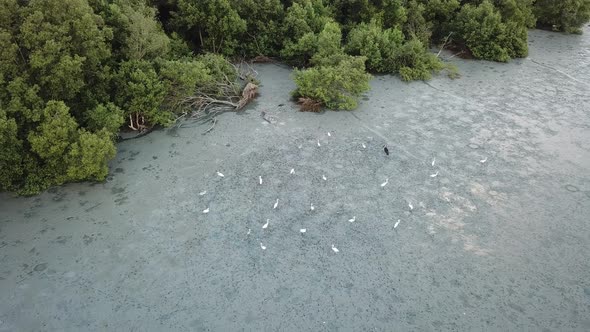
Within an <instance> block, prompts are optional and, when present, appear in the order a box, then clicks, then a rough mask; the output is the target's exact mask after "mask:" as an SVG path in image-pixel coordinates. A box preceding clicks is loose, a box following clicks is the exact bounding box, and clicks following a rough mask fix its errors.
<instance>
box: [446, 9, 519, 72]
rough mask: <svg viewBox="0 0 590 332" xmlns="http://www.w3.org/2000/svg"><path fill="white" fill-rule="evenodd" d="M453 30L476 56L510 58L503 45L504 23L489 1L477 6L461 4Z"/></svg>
mask: <svg viewBox="0 0 590 332" xmlns="http://www.w3.org/2000/svg"><path fill="white" fill-rule="evenodd" d="M455 30H456V31H457V32H458V35H459V36H460V37H459V38H460V39H461V40H462V41H463V42H464V43H465V45H466V46H467V48H469V50H470V51H471V53H472V54H473V56H475V57H476V58H479V59H486V60H495V61H508V60H510V54H509V52H508V49H507V48H506V47H505V46H504V44H505V41H506V25H504V24H503V23H502V16H501V15H500V12H499V11H498V10H497V9H496V8H495V7H494V5H493V4H492V3H491V2H490V1H488V0H484V1H483V2H482V3H481V4H480V5H478V6H474V5H471V4H467V5H465V6H463V7H462V8H461V11H460V12H459V14H458V15H457V18H456V20H455Z"/></svg>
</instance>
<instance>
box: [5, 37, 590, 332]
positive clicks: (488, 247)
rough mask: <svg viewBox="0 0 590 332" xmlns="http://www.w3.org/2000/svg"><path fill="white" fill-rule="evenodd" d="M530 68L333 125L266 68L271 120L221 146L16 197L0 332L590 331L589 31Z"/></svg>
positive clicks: (193, 135)
mask: <svg viewBox="0 0 590 332" xmlns="http://www.w3.org/2000/svg"><path fill="white" fill-rule="evenodd" d="M530 48H531V49H530V57H529V58H527V59H522V60H515V61H512V62H510V63H508V64H498V63H490V62H483V61H469V60H460V59H456V58H453V59H452V61H453V62H454V63H456V64H457V66H458V67H459V68H460V72H461V73H462V75H463V76H462V78H460V79H458V80H449V79H447V78H445V77H442V76H441V77H437V78H435V79H433V80H432V81H429V82H414V83H410V84H407V83H403V82H401V81H399V80H398V79H397V78H395V77H390V76H378V77H375V78H374V79H373V81H372V83H371V85H372V90H371V91H370V92H368V93H367V95H366V96H365V98H363V99H362V100H361V103H360V107H359V109H358V110H356V111H354V112H326V113H323V114H311V113H299V112H297V111H296V107H295V106H294V105H293V104H292V103H291V102H290V101H289V100H288V99H289V91H290V90H291V89H292V88H293V83H292V82H291V81H290V79H289V70H288V69H287V68H285V67H282V66H279V65H262V66H259V67H258V68H257V69H258V70H259V72H260V77H261V80H262V82H263V86H262V88H261V96H260V97H259V98H258V100H257V101H256V102H255V103H254V104H253V105H252V106H251V107H250V108H249V109H248V110H247V111H246V112H244V113H243V114H233V113H232V114H229V113H228V114H224V115H222V116H219V118H218V119H219V121H218V123H217V125H216V127H215V129H214V130H213V131H211V133H209V134H207V135H202V133H203V132H204V131H205V130H206V129H207V128H208V127H209V125H208V124H203V125H197V124H190V123H187V124H185V127H184V128H180V129H178V130H165V131H164V130H163V131H158V132H154V133H152V134H150V135H148V136H145V137H142V138H140V139H137V140H131V141H126V142H124V143H122V144H120V145H119V151H118V154H117V157H116V159H115V160H114V161H113V162H112V167H111V173H112V174H111V176H110V177H109V180H108V181H107V182H105V183H99V184H70V185H67V186H63V187H60V188H54V189H52V190H50V191H48V192H46V193H44V194H42V195H39V196H37V197H31V198H14V197H11V196H9V195H7V194H3V195H1V196H0V294H1V296H2V299H3V301H2V302H1V303H0V331H16V330H19V331H28V330H60V331H62V330H90V331H93V330H141V331H147V330H153V331H161V330H171V329H174V330H239V329H245V330H313V331H317V330H559V331H568V330H569V331H575V330H579V331H582V330H589V329H590V306H589V305H588V304H589V303H590V281H589V280H590V260H589V259H588V257H589V256H590V240H589V239H590V224H589V223H588V219H589V218H588V216H590V147H589V145H588V143H589V142H590V80H589V79H588V78H589V77H590V30H589V29H586V34H585V35H582V36H564V35H559V34H554V33H549V32H542V31H532V32H531V36H530ZM281 104H285V105H284V106H279V105H281ZM261 111H265V112H266V113H267V114H268V115H270V116H271V117H272V118H273V123H272V124H269V123H267V122H265V121H264V120H263V119H262V118H261V117H260V112H261ZM328 132H330V136H328V134H327V133H328ZM318 141H319V143H320V145H321V146H318ZM363 144H364V145H365V146H366V148H363ZM384 144H386V145H387V146H388V147H389V150H390V152H391V154H390V155H389V156H386V155H385V154H384V153H383V150H382V147H383V145H384ZM434 158H436V161H435V163H434V166H432V161H433V159H434ZM482 160H485V162H481V161H482ZM292 168H293V169H294V170H295V172H294V174H290V170H291V169H292ZM217 171H219V172H222V173H223V174H224V177H223V178H221V177H219V176H217V175H216V172H217ZM434 174H438V175H437V176H436V177H432V175H434ZM259 176H261V177H262V180H263V182H262V185H260V184H259ZM323 176H325V177H326V180H323ZM386 179H387V180H388V181H387V184H386V185H385V186H381V184H382V183H385V182H386ZM203 191H207V193H206V194H204V195H200V193H201V192H203ZM277 199H279V204H278V206H277V208H276V209H273V205H274V203H275V202H276V200H277ZM311 204H313V206H314V208H315V209H314V210H313V211H312V210H311V209H310V205H311ZM409 204H411V205H412V206H413V209H410V208H409ZM206 208H209V213H207V214H204V213H203V212H202V211H203V210H204V209H206ZM353 216H354V217H356V218H355V221H354V222H349V221H348V220H349V219H351V218H353ZM267 219H270V222H269V226H268V228H266V229H263V228H262V225H263V224H264V223H265V222H266V220H267ZM397 220H400V223H399V225H398V227H397V228H394V225H395V223H396V222H397ZM301 228H305V229H306V233H300V229H301ZM249 230H250V231H249ZM248 233H249V234H248ZM261 243H262V244H263V245H264V246H265V247H266V250H262V249H261ZM332 245H334V246H335V247H336V248H338V249H339V252H338V253H335V252H334V251H333V250H332Z"/></svg>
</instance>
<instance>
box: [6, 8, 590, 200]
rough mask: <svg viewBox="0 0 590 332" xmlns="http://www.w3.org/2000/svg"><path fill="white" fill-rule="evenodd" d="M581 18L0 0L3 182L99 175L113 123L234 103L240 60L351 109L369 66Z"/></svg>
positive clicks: (244, 77)
mask: <svg viewBox="0 0 590 332" xmlns="http://www.w3.org/2000/svg"><path fill="white" fill-rule="evenodd" d="M588 20H590V0H536V1H535V0H461V1H459V0H324V1H322V0H30V1H23V0H0V147H1V149H0V190H9V191H17V192H19V193H21V194H33V193H37V192H39V191H41V190H43V189H45V188H47V187H49V186H52V185H59V184H62V183H65V182H71V181H82V180H103V179H105V177H106V176H107V174H108V167H107V164H108V161H109V160H110V159H112V158H113V157H114V155H115V141H116V138H117V134H118V132H119V131H120V130H121V129H122V128H126V129H129V130H136V131H145V130H148V129H149V128H152V127H153V126H156V125H161V126H169V125H171V124H173V123H174V122H175V121H176V120H177V119H178V118H180V117H182V116H183V115H191V114H199V115H203V114H206V113H208V112H215V111H217V110H219V109H220V108H227V109H239V108H241V107H243V106H244V105H245V103H246V102H247V101H248V100H249V99H251V98H253V97H254V96H255V95H256V91H257V89H256V84H255V83H256V82H255V79H254V75H250V74H252V71H248V70H246V71H243V70H242V69H243V68H242V67H241V66H236V65H234V63H236V62H235V60H236V59H238V58H240V59H253V58H265V59H268V58H278V59H280V60H282V61H285V62H287V63H289V64H292V65H293V66H295V67H296V68H298V69H296V70H295V71H294V72H293V79H294V81H295V83H296V85H297V88H296V90H295V91H293V96H294V97H295V98H297V100H299V101H300V102H301V104H302V107H303V108H307V109H309V110H314V111H317V110H318V109H320V108H322V107H327V108H333V109H347V110H348V109H353V108H355V107H356V106H357V98H358V96H359V95H360V94H362V93H363V92H364V91H367V90H368V89H369V79H370V74H369V73H388V74H395V75H399V77H400V78H402V79H403V80H408V81H409V80H427V79H430V78H431V77H432V75H433V74H436V73H438V72H440V71H443V70H446V71H448V72H449V74H450V75H455V74H456V70H455V69H454V68H453V67H452V66H450V65H449V64H448V63H445V62H444V61H443V60H442V59H441V57H440V56H439V55H440V52H439V53H438V54H436V53H433V52H431V48H433V47H434V48H436V49H440V48H442V47H447V48H448V49H451V50H453V52H458V54H459V55H469V56H472V57H474V58H477V59H486V60H493V61H509V60H510V59H512V58H518V57H525V56H526V55H527V53H528V49H527V29H529V28H532V27H535V26H538V27H541V28H547V29H551V30H555V31H562V32H567V33H580V32H581V27H582V25H583V24H585V22H587V21H588ZM228 57H229V59H231V60H232V61H233V62H230V61H229V60H228ZM244 89H245V91H243V90H244Z"/></svg>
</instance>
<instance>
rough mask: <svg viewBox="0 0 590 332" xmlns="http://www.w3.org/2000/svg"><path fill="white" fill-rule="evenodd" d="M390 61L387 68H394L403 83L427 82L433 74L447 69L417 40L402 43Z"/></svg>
mask: <svg viewBox="0 0 590 332" xmlns="http://www.w3.org/2000/svg"><path fill="white" fill-rule="evenodd" d="M390 61H391V63H390V64H389V65H388V66H389V67H392V68H396V70H397V71H398V72H399V75H400V76H401V78H402V79H403V80H404V81H412V80H429V79H431V78H432V73H433V72H435V73H437V72H439V71H441V70H442V69H444V68H447V66H446V65H445V64H443V63H442V62H441V61H440V60H439V59H438V58H437V57H436V56H435V55H434V54H432V53H430V52H428V50H426V48H425V47H424V45H422V42H421V41H419V40H417V39H414V40H410V41H408V42H406V43H404V44H403V45H402V46H401V47H400V48H399V49H398V50H397V52H396V54H395V56H394V57H393V58H392V59H391V60H390Z"/></svg>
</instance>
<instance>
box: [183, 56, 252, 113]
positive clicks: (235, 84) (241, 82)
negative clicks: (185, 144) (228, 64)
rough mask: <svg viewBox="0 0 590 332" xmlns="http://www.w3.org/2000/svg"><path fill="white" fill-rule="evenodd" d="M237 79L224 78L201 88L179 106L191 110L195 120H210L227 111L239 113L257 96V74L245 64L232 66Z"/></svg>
mask: <svg viewBox="0 0 590 332" xmlns="http://www.w3.org/2000/svg"><path fill="white" fill-rule="evenodd" d="M233 67H234V68H235V70H236V77H237V79H232V78H230V77H228V76H224V79H223V81H221V82H217V83H216V84H215V85H212V86H208V87H201V88H200V89H199V90H198V91H196V93H195V94H194V95H193V96H189V97H186V98H184V99H183V100H182V101H181V105H182V106H183V107H186V108H188V109H190V110H191V113H190V117H191V118H193V119H197V120H202V119H205V118H210V117H212V116H215V115H218V114H220V113H223V112H227V111H240V110H241V109H243V108H244V107H245V106H246V105H247V104H248V103H249V102H250V101H252V99H254V98H256V96H257V95H258V85H257V84H256V83H255V82H256V77H257V76H258V73H257V72H256V71H255V70H254V69H253V68H252V66H250V65H249V64H247V63H245V62H241V63H239V64H237V65H233Z"/></svg>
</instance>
